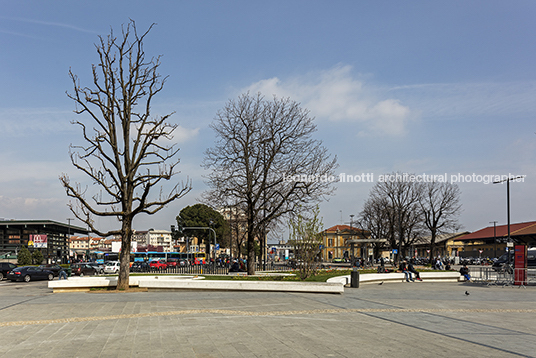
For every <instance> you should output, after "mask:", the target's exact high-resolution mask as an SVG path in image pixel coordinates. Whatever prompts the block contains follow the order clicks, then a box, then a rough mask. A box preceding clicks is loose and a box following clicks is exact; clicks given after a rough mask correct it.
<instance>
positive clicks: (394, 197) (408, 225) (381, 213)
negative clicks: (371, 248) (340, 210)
mask: <svg viewBox="0 0 536 358" xmlns="http://www.w3.org/2000/svg"><path fill="white" fill-rule="evenodd" d="M383 177H384V178H386V180H383V181H379V182H378V183H376V185H375V186H374V187H373V188H372V189H371V192H370V196H369V199H368V200H367V202H366V206H365V208H364V210H363V212H362V213H361V217H362V219H363V218H364V217H365V218H366V220H367V221H366V222H365V223H368V225H370V227H364V229H366V230H368V231H371V234H372V233H373V232H376V233H377V234H378V235H379V234H382V235H388V236H387V237H386V238H387V239H388V240H389V243H390V246H391V249H397V250H398V256H397V257H398V258H400V257H401V256H402V254H403V253H404V252H407V250H408V249H409V247H410V246H411V245H412V244H413V243H414V242H415V241H416V240H417V239H418V237H419V236H420V234H421V233H422V211H421V207H420V204H419V203H420V202H419V200H420V197H421V193H422V186H421V185H420V183H418V182H415V181H412V180H411V179H410V178H411V175H408V174H401V173H392V174H387V175H385V176H383Z"/></svg>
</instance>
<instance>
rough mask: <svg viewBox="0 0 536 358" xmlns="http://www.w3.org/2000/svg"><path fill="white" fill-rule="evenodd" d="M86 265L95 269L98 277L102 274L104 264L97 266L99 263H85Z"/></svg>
mask: <svg viewBox="0 0 536 358" xmlns="http://www.w3.org/2000/svg"><path fill="white" fill-rule="evenodd" d="M86 265H89V266H91V267H93V268H95V271H96V272H97V274H99V275H100V274H103V273H104V264H99V263H96V262H87V263H86Z"/></svg>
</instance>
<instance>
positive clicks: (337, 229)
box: [324, 225, 366, 233]
mask: <svg viewBox="0 0 536 358" xmlns="http://www.w3.org/2000/svg"><path fill="white" fill-rule="evenodd" d="M340 231H354V232H355V231H357V232H366V231H365V230H361V229H359V228H357V227H355V226H350V225H335V226H332V227H330V228H329V229H326V230H324V232H325V233H333V232H340Z"/></svg>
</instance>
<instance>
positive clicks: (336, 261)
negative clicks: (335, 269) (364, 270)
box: [331, 257, 344, 263]
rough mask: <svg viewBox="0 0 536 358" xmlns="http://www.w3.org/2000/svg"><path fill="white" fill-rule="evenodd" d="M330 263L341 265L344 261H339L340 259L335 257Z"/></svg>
mask: <svg viewBox="0 0 536 358" xmlns="http://www.w3.org/2000/svg"><path fill="white" fill-rule="evenodd" d="M331 262H333V263H342V262H344V259H341V258H340V257H335V258H334V259H332V260H331Z"/></svg>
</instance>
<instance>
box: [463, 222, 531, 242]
mask: <svg viewBox="0 0 536 358" xmlns="http://www.w3.org/2000/svg"><path fill="white" fill-rule="evenodd" d="M534 234H536V221H529V222H524V223H516V224H510V236H522V235H534ZM494 237H497V238H504V237H508V225H497V227H495V228H494V227H493V226H488V227H485V228H483V229H480V230H478V231H475V232H473V233H471V234H468V235H465V236H463V237H461V238H460V241H468V240H482V239H490V238H494Z"/></svg>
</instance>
